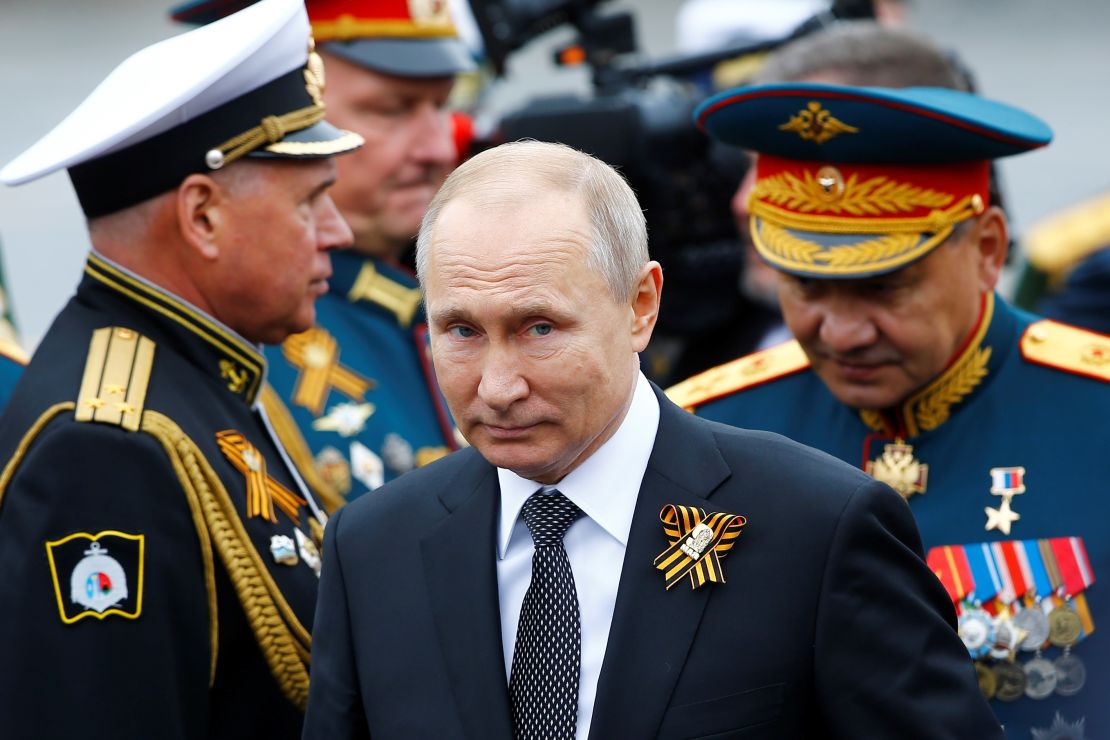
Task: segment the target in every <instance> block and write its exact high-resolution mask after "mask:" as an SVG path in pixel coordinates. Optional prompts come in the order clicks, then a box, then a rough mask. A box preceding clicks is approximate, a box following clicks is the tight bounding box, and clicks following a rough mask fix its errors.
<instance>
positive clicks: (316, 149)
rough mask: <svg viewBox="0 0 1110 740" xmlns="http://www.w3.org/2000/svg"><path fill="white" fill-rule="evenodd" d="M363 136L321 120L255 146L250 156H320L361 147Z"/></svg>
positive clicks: (289, 157)
mask: <svg viewBox="0 0 1110 740" xmlns="http://www.w3.org/2000/svg"><path fill="white" fill-rule="evenodd" d="M362 144H363V139H362V137H361V136H359V135H358V134H356V133H354V132H352V131H344V130H343V129H339V128H336V127H335V126H332V125H331V124H330V123H328V122H327V121H320V122H319V123H315V124H313V125H311V126H309V127H308V128H303V129H301V130H300V131H294V132H292V133H289V134H286V135H285V138H283V139H282V140H281V141H279V142H276V143H274V144H270V145H269V146H265V147H262V148H260V149H255V150H254V151H253V152H251V153H250V154H248V155H247V156H248V157H269V158H275V157H277V158H284V159H320V158H322V157H333V156H335V155H336V154H343V153H344V152H349V151H353V150H355V149H358V148H359V147H360V146H362Z"/></svg>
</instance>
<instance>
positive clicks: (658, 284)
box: [632, 260, 663, 352]
mask: <svg viewBox="0 0 1110 740" xmlns="http://www.w3.org/2000/svg"><path fill="white" fill-rule="evenodd" d="M662 296H663V268H662V267H660V266H659V263H658V262H656V261H654V260H652V261H651V262H648V263H647V264H646V265H644V266H643V268H642V269H641V270H640V275H639V278H638V280H637V282H636V290H635V292H634V293H633V294H632V346H633V351H635V352H643V351H644V349H645V348H646V347H647V345H648V341H649V340H650V339H651V332H652V331H653V330H654V329H655V322H656V321H657V320H658V319H659V301H660V300H661V298H662Z"/></svg>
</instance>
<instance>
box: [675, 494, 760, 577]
mask: <svg viewBox="0 0 1110 740" xmlns="http://www.w3.org/2000/svg"><path fill="white" fill-rule="evenodd" d="M659 521H661V522H663V533H664V534H665V535H666V536H667V539H668V540H669V541H670V543H671V544H670V547H668V548H667V549H666V550H664V551H663V552H662V553H660V555H659V557H657V558H655V567H656V569H657V570H661V571H663V575H664V576H665V577H666V583H667V590H670V588H671V587H672V586H674V585H675V584H676V583H678V582H679V581H680V580H682V579H683V577H685V576H687V575H688V576H689V577H690V586H691V588H700V587H701V586H704V585H705V584H706V582H708V581H712V582H714V583H724V582H725V573H724V570H722V568H721V559H722V558H724V556H725V555H727V554H728V551H729V550H731V549H732V546H733V545H735V544H736V538H737V537H739V536H740V530H741V529H743V527H744V525H745V524H747V523H748V520H747V519H745V518H744V517H742V516H740V515H738V514H726V513H724V512H714V513H711V514H706V513H705V510H704V509H698V508H695V507H693V506H675V505H674V504H667V505H666V506H664V507H663V510H662V511H660V512H659ZM699 524H705V526H706V527H708V528H709V531H710V532H711V536H710V538H709V541H708V542H707V543H705V545H704V547H702V548H701V549H700V551H699V550H698V548H696V547H693V546H694V545H695V544H696V543H695V540H696V536H695V534H694V532H695V530H696V529H697V528H698V525H699ZM691 552H693V553H694V554H695V555H696V557H693V556H691V554H690V553H691Z"/></svg>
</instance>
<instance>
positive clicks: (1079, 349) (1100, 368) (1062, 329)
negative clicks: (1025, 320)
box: [1021, 319, 1110, 381]
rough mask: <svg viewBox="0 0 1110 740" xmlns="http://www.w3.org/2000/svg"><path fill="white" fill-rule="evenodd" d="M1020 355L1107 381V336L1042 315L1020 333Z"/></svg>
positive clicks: (1109, 345)
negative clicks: (1040, 318) (1045, 317)
mask: <svg viewBox="0 0 1110 740" xmlns="http://www.w3.org/2000/svg"><path fill="white" fill-rule="evenodd" d="M1021 356H1022V357H1024V358H1025V359H1026V361H1028V362H1032V363H1035V364H1037V365H1045V366H1047V367H1053V368H1056V369H1058V370H1064V371H1066V372H1069V373H1074V374H1076V375H1085V376H1087V377H1089V378H1096V379H1098V380H1105V381H1110V336H1107V335H1106V334H1099V333H1097V332H1093V331H1088V330H1086V329H1080V328H1079V327H1078V326H1071V325H1069V324H1061V323H1060V322H1058V321H1052V320H1050V319H1043V320H1041V321H1037V322H1035V323H1033V324H1030V325H1029V326H1028V328H1026V330H1025V333H1024V334H1022V336H1021Z"/></svg>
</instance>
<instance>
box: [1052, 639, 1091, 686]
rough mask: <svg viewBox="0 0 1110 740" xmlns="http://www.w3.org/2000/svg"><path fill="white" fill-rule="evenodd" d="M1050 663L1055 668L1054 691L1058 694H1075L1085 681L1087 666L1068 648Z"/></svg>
mask: <svg viewBox="0 0 1110 740" xmlns="http://www.w3.org/2000/svg"><path fill="white" fill-rule="evenodd" d="M1052 665H1053V667H1054V668H1055V669H1056V693H1057V694H1059V695H1060V696H1075V695H1076V694H1078V693H1079V692H1080V690H1082V688H1083V685H1084V684H1086V683H1087V666H1085V665H1083V661H1081V660H1080V659H1079V658H1078V657H1076V656H1075V655H1072V652H1071V650H1069V649H1068V648H1064V654H1063V655H1061V656H1060V657H1058V658H1057V659H1056V660H1055V661H1053V663H1052Z"/></svg>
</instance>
